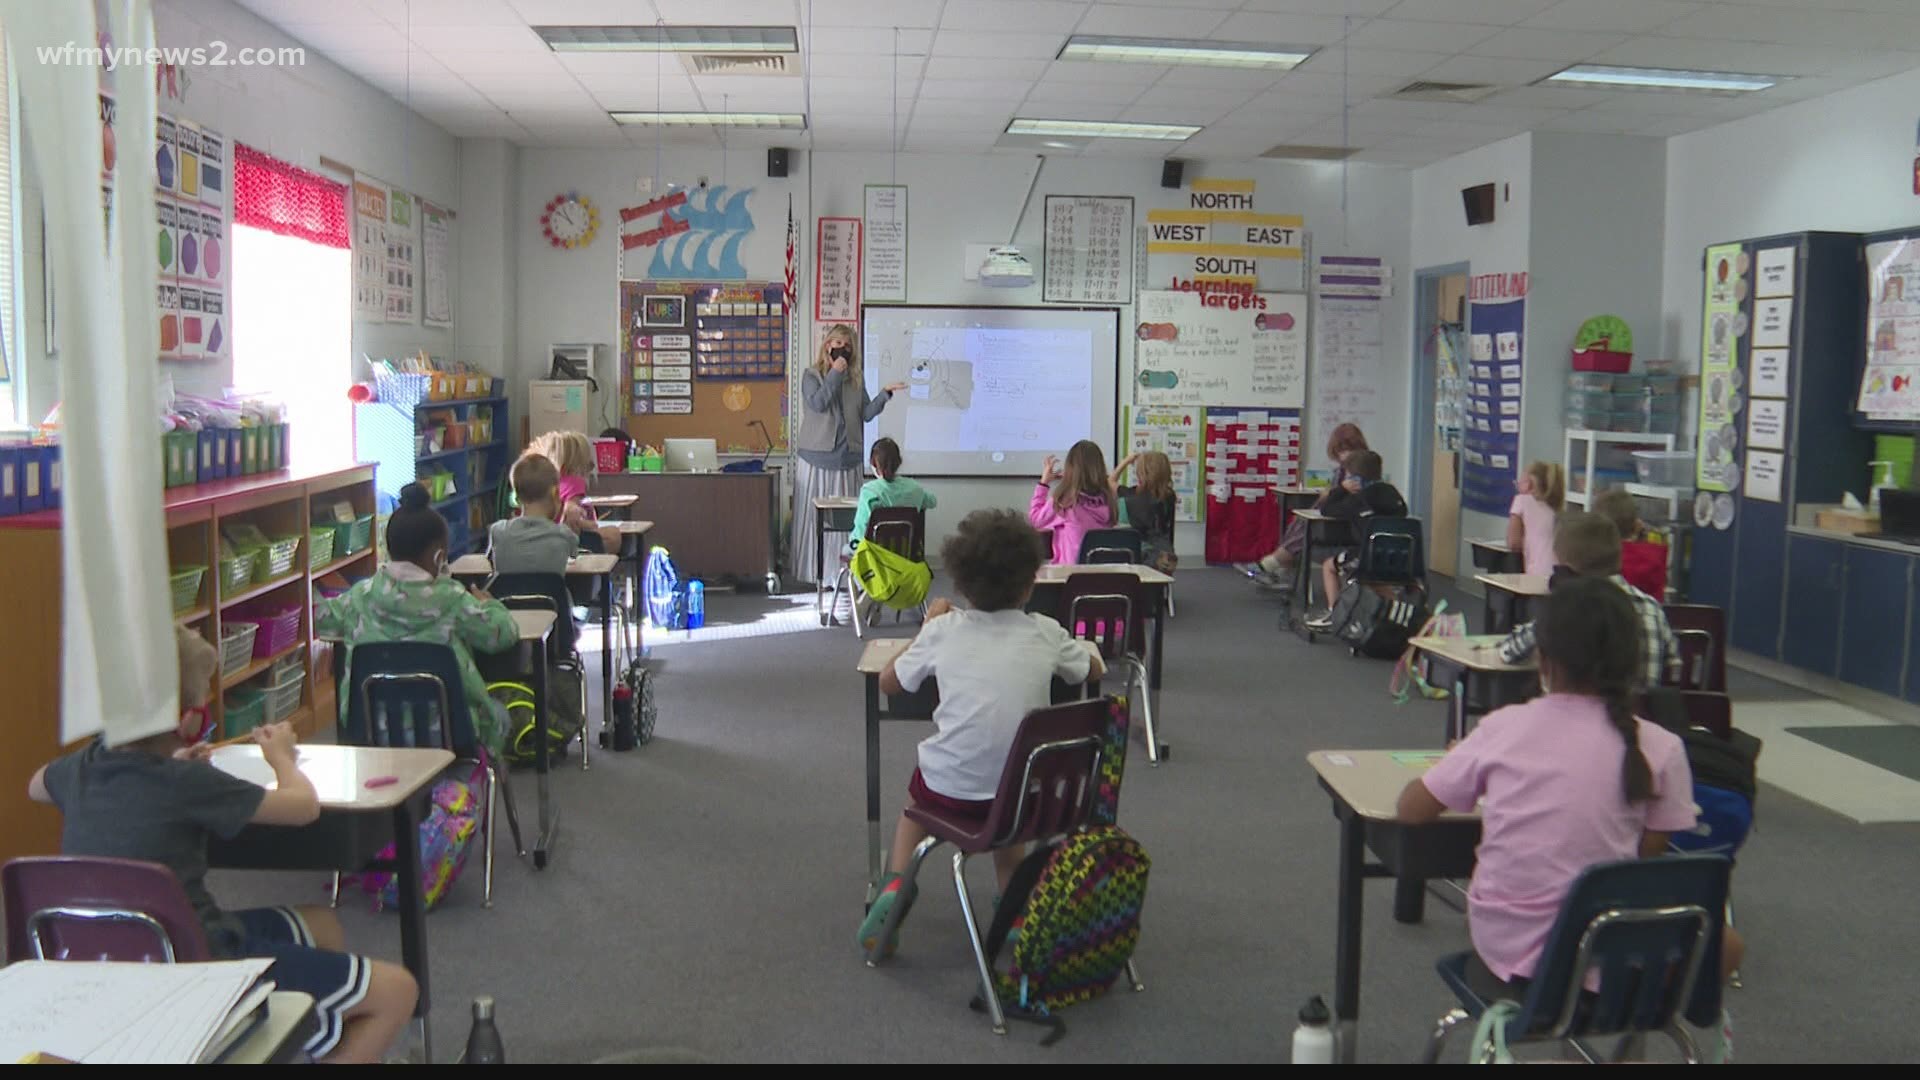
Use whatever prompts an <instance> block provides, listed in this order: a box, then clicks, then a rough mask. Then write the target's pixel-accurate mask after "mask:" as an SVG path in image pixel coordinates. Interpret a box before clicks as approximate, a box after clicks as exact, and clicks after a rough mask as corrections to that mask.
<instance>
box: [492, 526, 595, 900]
mask: <svg viewBox="0 0 1920 1080" xmlns="http://www.w3.org/2000/svg"><path fill="white" fill-rule="evenodd" d="M603 557H604V556H603ZM556 621H558V617H557V616H555V615H554V613H553V612H551V611H516V612H514V613H513V625H514V628H515V629H517V630H519V631H520V653H521V659H522V662H524V663H525V664H526V666H527V668H528V669H529V670H531V671H532V673H533V730H534V731H535V732H536V733H537V736H539V737H536V738H535V739H534V740H533V746H534V750H533V769H534V774H535V775H534V788H535V790H536V791H537V792H538V797H539V801H540V832H539V835H537V836H535V837H534V841H533V868H534V869H535V870H545V869H546V868H547V856H548V854H549V853H550V852H552V851H553V845H554V844H555V843H556V842H558V834H559V832H560V808H559V807H557V806H555V805H553V792H552V790H551V782H550V781H549V780H548V778H547V777H548V773H550V772H551V771H552V769H553V762H552V760H551V752H550V750H549V749H548V747H547V740H546V739H545V738H544V735H545V732H546V730H547V638H548V637H549V636H550V635H552V633H553V624H554V623H555V622H556ZM586 752H587V733H586V730H585V728H584V726H583V727H582V730H581V732H580V753H581V756H582V757H585V755H586ZM582 764H583V765H584V764H585V763H584V762H582Z"/></svg>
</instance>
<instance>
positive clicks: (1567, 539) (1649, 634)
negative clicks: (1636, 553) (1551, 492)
mask: <svg viewBox="0 0 1920 1080" xmlns="http://www.w3.org/2000/svg"><path fill="white" fill-rule="evenodd" d="M1553 557H1554V561H1555V562H1556V563H1557V565H1556V566H1555V567H1554V569H1553V584H1552V585H1551V586H1550V588H1551V589H1552V591H1554V592H1558V591H1559V590H1560V588H1561V587H1562V585H1563V584H1564V583H1565V582H1566V581H1568V580H1569V579H1573V578H1602V579H1605V580H1607V581H1610V582H1612V583H1613V584H1614V586H1615V587H1616V588H1618V589H1619V590H1620V591H1621V592H1623V593H1625V594H1626V596H1627V599H1628V600H1630V601H1632V603H1633V609H1634V611H1635V612H1636V613H1637V614H1638V615H1639V617H1640V633H1639V635H1638V636H1637V637H1636V638H1635V639H1634V640H1635V641H1637V642H1639V644H1640V670H1639V675H1638V679H1637V681H1636V682H1635V683H1634V686H1635V688H1636V689H1641V690H1644V689H1646V688H1648V687H1654V686H1659V685H1660V680H1661V678H1662V675H1663V674H1664V673H1671V674H1674V675H1678V674H1679V673H1680V646H1679V643H1678V642H1677V641H1675V640H1674V637H1673V627H1671V626H1669V625H1668V624H1667V612H1666V609H1665V608H1662V607H1661V606H1660V601H1658V600H1655V599H1654V598H1653V597H1651V596H1648V595H1647V594H1646V593H1643V592H1641V591H1640V590H1639V589H1636V588H1634V587H1633V586H1632V585H1630V584H1628V583H1627V579H1626V578H1624V577H1621V576H1620V533H1619V530H1617V529H1615V528H1614V527H1613V522H1611V521H1608V520H1607V519H1606V518H1603V517H1601V516H1600V515H1599V514H1590V513H1582V512H1580V511H1575V512H1573V513H1570V514H1562V515H1560V524H1559V526H1558V527H1557V528H1556V529H1555V530H1554V534H1553ZM1534 635H1535V630H1534V624H1533V623H1530V622H1529V623H1522V624H1521V625H1519V626H1516V627H1514V628H1513V632H1512V633H1510V634H1508V635H1507V636H1506V638H1505V639H1503V640H1502V641H1501V642H1500V659H1502V660H1505V661H1506V662H1507V663H1509V664H1517V663H1519V662H1520V661H1522V660H1524V659H1526V658H1527V657H1528V656H1531V655H1532V654H1533V649H1534Z"/></svg>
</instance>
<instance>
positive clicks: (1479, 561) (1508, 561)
mask: <svg viewBox="0 0 1920 1080" xmlns="http://www.w3.org/2000/svg"><path fill="white" fill-rule="evenodd" d="M1467 546H1469V547H1471V548H1472V549H1473V566H1474V569H1476V570H1485V571H1486V572H1487V573H1489V574H1517V573H1519V572H1520V571H1521V570H1523V569H1525V563H1526V559H1525V558H1524V557H1523V556H1522V555H1521V554H1520V552H1518V551H1515V550H1513V549H1512V548H1510V547H1508V546H1507V542H1506V541H1505V540H1468V541H1467Z"/></svg>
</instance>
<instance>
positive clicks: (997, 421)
mask: <svg viewBox="0 0 1920 1080" xmlns="http://www.w3.org/2000/svg"><path fill="white" fill-rule="evenodd" d="M1119 331H1120V313H1119V311H1118V309H1115V308H1079V307H1075V308H1068V307H1045V308H1037V307H967V308H961V307H905V306H899V305H892V304H889V305H887V306H886V307H869V308H865V309H863V310H862V312H861V341H862V342H863V347H862V349H861V362H862V365H863V369H864V371H865V374H866V382H867V389H868V390H869V391H871V392H873V393H875V394H878V393H879V392H880V388H881V387H882V386H885V385H887V384H889V383H896V382H899V383H906V384H907V389H905V390H903V391H901V392H899V393H897V394H895V395H894V399H893V401H892V402H891V403H890V404H889V405H888V406H887V408H886V410H885V411H884V412H882V413H881V414H880V417H879V419H878V420H876V421H874V422H873V423H870V424H868V425H867V443H868V445H872V443H873V440H874V439H876V438H878V437H880V436H882V435H884V436H888V437H890V438H892V439H893V440H894V441H896V442H898V443H899V444H900V450H901V453H902V454H903V455H904V456H905V458H906V464H905V468H904V470H903V471H904V472H905V473H906V474H907V475H909V476H1028V475H1032V476H1035V477H1037V476H1038V475H1039V474H1040V466H1041V464H1042V462H1044V461H1045V460H1046V457H1047V455H1048V454H1055V455H1058V456H1060V457H1063V458H1064V457H1065V456H1066V452H1067V448H1068V447H1069V446H1072V445H1073V444H1074V443H1075V442H1078V441H1079V440H1081V439H1092V440H1093V441H1094V442H1097V443H1099V444H1100V447H1101V449H1102V450H1103V451H1104V452H1105V453H1106V455H1107V463H1108V464H1109V465H1112V463H1113V448H1114V445H1115V440H1116V432H1117V431H1118V423H1119V421H1118V412H1117V410H1116V409H1115V400H1116V394H1117V390H1118V385H1119V378H1120V332H1119Z"/></svg>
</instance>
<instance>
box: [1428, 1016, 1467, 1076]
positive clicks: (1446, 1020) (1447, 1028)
mask: <svg viewBox="0 0 1920 1080" xmlns="http://www.w3.org/2000/svg"><path fill="white" fill-rule="evenodd" d="M1467 1019H1468V1016H1467V1010H1465V1009H1451V1010H1449V1011H1448V1012H1447V1015H1445V1016H1443V1017H1441V1018H1440V1019H1439V1020H1438V1021H1436V1022H1435V1023H1434V1025H1433V1031H1432V1032H1430V1033H1429V1034H1428V1035H1427V1052H1426V1053H1425V1054H1424V1055H1422V1056H1421V1058H1420V1064H1422V1065H1433V1064H1437V1063H1438V1062H1439V1060H1440V1054H1441V1052H1442V1051H1444V1050H1445V1049H1446V1047H1447V1036H1449V1035H1452V1034H1453V1029H1454V1028H1456V1027H1459V1026H1460V1025H1461V1024H1462V1023H1465V1022H1466V1021H1467Z"/></svg>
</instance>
